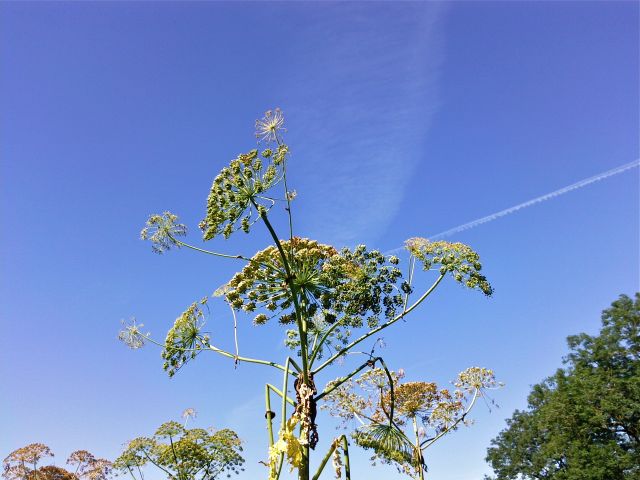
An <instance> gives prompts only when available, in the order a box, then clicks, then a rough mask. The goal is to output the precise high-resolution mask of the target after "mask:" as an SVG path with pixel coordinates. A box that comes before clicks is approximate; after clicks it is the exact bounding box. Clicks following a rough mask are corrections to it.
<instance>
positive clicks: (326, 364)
mask: <svg viewBox="0 0 640 480" xmlns="http://www.w3.org/2000/svg"><path fill="white" fill-rule="evenodd" d="M443 278H444V274H442V273H441V274H440V276H439V277H438V278H437V280H436V281H435V282H433V284H432V285H431V287H429V289H428V290H427V291H426V292H424V293H423V294H422V296H421V297H420V298H419V299H418V300H416V301H415V302H414V303H413V304H412V305H411V306H410V307H409V308H405V309H404V310H403V312H402V313H401V314H400V315H397V316H396V317H394V318H393V319H391V320H389V321H388V322H386V323H383V324H382V325H380V326H379V327H376V328H374V329H373V330H370V331H369V332H367V333H365V334H364V335H362V336H360V337H358V338H357V339H355V340H354V341H353V342H351V343H350V344H349V345H347V346H345V347H343V348H341V349H340V350H338V351H337V352H336V353H335V354H334V355H333V356H331V358H329V359H328V360H326V361H325V362H324V363H323V364H322V365H320V366H319V367H318V368H316V369H315V370H314V371H313V372H312V373H313V374H314V375H315V374H316V373H318V372H319V371H320V370H322V369H323V368H325V367H327V366H328V365H329V364H330V363H332V362H333V361H334V360H335V359H336V358H338V357H339V356H341V355H344V354H345V353H347V352H348V351H349V350H351V349H352V348H353V347H355V346H356V345H357V344H359V343H360V342H362V341H364V340H366V339H367V338H369V337H370V336H371V335H375V334H376V333H378V332H379V331H380V330H383V329H385V328H387V327H389V326H391V325H393V324H394V323H396V322H397V321H398V320H400V319H402V318H404V317H405V316H407V315H408V314H409V313H410V312H411V311H412V310H413V309H415V308H416V307H417V306H418V305H420V304H421V303H422V302H423V301H424V300H425V299H426V298H427V297H428V296H429V295H430V294H431V292H433V291H434V290H435V288H436V287H437V286H438V284H439V283H440V282H441V281H442V279H443Z"/></svg>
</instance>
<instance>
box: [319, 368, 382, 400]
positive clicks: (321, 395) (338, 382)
mask: <svg viewBox="0 0 640 480" xmlns="http://www.w3.org/2000/svg"><path fill="white" fill-rule="evenodd" d="M378 360H382V358H380V357H376V358H373V359H371V360H369V361H367V362H365V363H363V364H362V365H360V366H359V367H358V368H356V369H355V370H354V371H353V372H351V373H350V374H349V375H347V376H346V377H341V378H340V379H338V380H337V381H336V382H335V383H333V384H332V385H331V387H330V388H329V389H328V390H324V391H323V392H322V393H321V394H320V395H318V396H317V397H316V398H315V399H314V400H315V401H316V402H317V401H319V400H321V399H322V398H324V397H326V396H327V395H329V394H330V393H331V392H333V391H334V390H335V389H336V388H338V387H339V386H340V385H342V384H343V383H345V382H347V381H348V380H349V379H351V378H353V377H354V376H356V375H357V374H358V373H360V372H361V371H362V370H364V369H365V368H367V367H373V366H374V364H375V362H377V361H378Z"/></svg>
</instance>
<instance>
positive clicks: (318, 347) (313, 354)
mask: <svg viewBox="0 0 640 480" xmlns="http://www.w3.org/2000/svg"><path fill="white" fill-rule="evenodd" d="M339 326H340V321H336V322H335V323H334V324H333V325H331V326H330V327H329V328H328V329H327V331H326V332H325V333H324V334H323V335H322V338H320V342H318V343H317V345H315V346H314V348H313V349H312V351H311V358H310V359H309V368H311V367H312V366H313V362H314V361H315V359H316V357H317V356H318V354H319V353H320V350H321V349H322V345H323V344H324V342H325V341H326V340H327V338H329V335H331V332H333V331H334V330H335V329H336V328H338V327H339Z"/></svg>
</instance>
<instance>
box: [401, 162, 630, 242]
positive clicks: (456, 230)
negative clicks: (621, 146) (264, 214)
mask: <svg viewBox="0 0 640 480" xmlns="http://www.w3.org/2000/svg"><path fill="white" fill-rule="evenodd" d="M639 165H640V158H639V159H636V160H634V161H633V162H630V163H626V164H624V165H620V166H619V167H616V168H613V169H611V170H607V171H606V172H603V173H600V174H598V175H594V176H593V177H589V178H585V179H584V180H580V181H579V182H576V183H572V184H571V185H569V186H566V187H563V188H560V189H558V190H555V191H553V192H551V193H547V194H546V195H542V196H540V197H536V198H534V199H532V200H528V201H526V202H523V203H520V204H518V205H515V206H513V207H510V208H507V209H505V210H501V211H499V212H496V213H492V214H491V215H487V216H486V217H482V218H478V219H477V220H473V221H471V222H468V223H464V224H462V225H459V226H457V227H454V228H450V229H449V230H445V231H444V232H440V233H437V234H435V235H430V236H428V237H427V238H429V240H435V239H438V238H442V237H448V236H450V235H453V234H455V233H460V232H463V231H465V230H469V229H470V228H475V227H477V226H479V225H482V224H483V223H487V222H492V221H493V220H496V219H498V218H500V217H504V216H505V215H510V214H512V213H514V212H517V211H518V210H522V209H523V208H527V207H530V206H532V205H535V204H536V203H541V202H545V201H547V200H550V199H552V198H555V197H557V196H560V195H564V194H565V193H568V192H571V191H573V190H577V189H578V188H582V187H586V186H587V185H590V184H592V183H595V182H598V181H600V180H604V179H605V178H609V177H612V176H613V175H617V174H619V173H622V172H626V171H627V170H630V169H632V168H634V167H637V166H639ZM399 250H402V248H396V249H394V250H392V252H396V251H399Z"/></svg>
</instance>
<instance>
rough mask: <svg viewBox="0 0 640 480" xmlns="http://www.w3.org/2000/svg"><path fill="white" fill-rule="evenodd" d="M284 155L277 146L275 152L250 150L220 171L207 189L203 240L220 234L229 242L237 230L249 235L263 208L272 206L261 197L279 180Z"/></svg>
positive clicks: (281, 147) (285, 151)
mask: <svg viewBox="0 0 640 480" xmlns="http://www.w3.org/2000/svg"><path fill="white" fill-rule="evenodd" d="M288 151H289V149H288V147H287V146H286V145H279V146H278V147H277V149H276V151H275V152H274V151H272V150H271V149H266V150H264V151H263V152H262V153H261V154H258V150H251V151H250V152H249V153H246V154H241V155H239V156H238V158H236V159H235V160H232V161H231V163H230V164H229V166H228V167H225V168H223V169H222V170H221V172H220V173H219V174H218V176H217V177H216V178H215V179H214V180H213V184H212V185H211V190H210V192H209V197H208V198H207V215H206V217H205V219H204V220H202V222H200V229H201V230H202V231H203V237H204V239H205V240H211V239H212V238H214V237H216V236H218V235H220V234H222V235H224V237H225V238H229V236H230V235H231V234H232V233H233V232H235V231H237V230H242V231H244V232H245V233H249V230H250V228H251V225H252V224H253V223H255V221H256V220H257V219H258V218H259V214H260V213H262V212H263V211H266V209H267V208H268V207H266V206H265V205H264V204H265V203H267V204H268V205H269V206H272V205H273V200H270V199H268V198H266V197H264V196H262V195H263V194H264V193H265V192H266V191H267V190H269V189H270V188H271V187H273V186H274V185H276V184H277V183H278V182H280V180H282V178H283V167H284V162H285V160H286V156H287V153H288ZM256 207H257V208H256ZM256 209H257V211H256Z"/></svg>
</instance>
